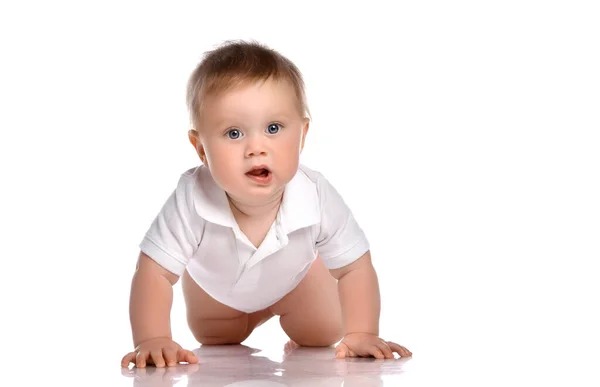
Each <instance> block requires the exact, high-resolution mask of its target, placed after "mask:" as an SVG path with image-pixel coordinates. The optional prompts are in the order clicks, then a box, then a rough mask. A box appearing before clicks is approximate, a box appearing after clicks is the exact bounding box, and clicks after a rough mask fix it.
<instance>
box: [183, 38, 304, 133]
mask: <svg viewBox="0 0 600 387" xmlns="http://www.w3.org/2000/svg"><path fill="white" fill-rule="evenodd" d="M269 78H271V79H273V80H285V81H288V82H290V84H291V85H292V86H293V88H294V91H295V93H296V98H297V100H298V108H299V111H300V113H301V114H302V115H303V116H305V117H310V111H309V109H308V105H307V102H306V92H305V89H304V80H303V78H302V74H301V72H300V70H299V69H298V68H297V67H296V65H294V63H292V62H291V61H290V60H289V59H287V58H286V57H284V56H283V55H282V54H280V53H279V52H277V51H275V50H273V49H271V48H269V47H266V46H265V45H263V44H260V43H257V42H255V41H251V42H244V41H226V42H225V43H224V44H222V45H221V46H220V47H218V48H216V49H214V50H212V51H208V52H206V53H205V54H204V58H203V59H202V61H201V62H200V63H199V64H198V66H197V67H196V68H195V69H194V71H193V72H192V74H191V76H190V78H189V80H188V84H187V96H186V103H187V107H188V111H189V113H190V120H191V124H192V127H193V128H194V129H198V125H197V124H198V122H199V117H200V112H201V110H202V105H203V99H204V97H206V96H207V95H210V94H213V95H214V94H218V93H222V92H224V91H227V90H230V89H232V88H235V87H238V86H242V85H245V84H249V83H252V82H257V81H265V80H267V79H269Z"/></svg>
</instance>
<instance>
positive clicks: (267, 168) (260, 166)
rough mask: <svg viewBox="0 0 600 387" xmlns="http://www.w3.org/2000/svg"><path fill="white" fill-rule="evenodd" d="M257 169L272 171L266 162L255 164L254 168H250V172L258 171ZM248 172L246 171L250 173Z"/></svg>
mask: <svg viewBox="0 0 600 387" xmlns="http://www.w3.org/2000/svg"><path fill="white" fill-rule="evenodd" d="M257 169H266V170H267V171H269V173H270V172H271V170H270V169H269V167H267V166H266V165H265V164H261V165H255V166H253V167H252V168H250V169H249V170H248V172H252V171H256V170H257ZM248 172H246V173H248Z"/></svg>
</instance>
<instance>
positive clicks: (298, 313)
mask: <svg viewBox="0 0 600 387" xmlns="http://www.w3.org/2000/svg"><path fill="white" fill-rule="evenodd" d="M270 309H271V312H273V314H275V315H277V316H280V319H279V322H280V324H281V327H282V328H283V330H284V331H285V333H286V334H287V335H288V336H289V337H290V339H292V340H293V341H295V342H296V343H297V344H300V345H303V346H330V345H333V344H335V343H336V342H338V341H339V340H341V339H342V335H343V325H342V310H341V305H340V299H339V296H338V289H337V280H336V279H335V278H334V277H333V276H332V275H331V274H330V273H329V270H328V269H327V268H326V267H325V264H324V263H323V261H322V260H321V258H320V257H317V259H315V261H314V262H313V264H312V266H311V268H310V270H309V271H308V273H307V274H306V276H305V277H304V278H303V279H302V281H301V282H300V283H299V284H298V286H297V287H296V288H295V289H294V290H292V291H291V292H290V293H288V294H287V295H286V296H285V297H284V298H282V299H281V300H280V301H278V302H277V303H276V304H274V305H273V306H271V307H270Z"/></svg>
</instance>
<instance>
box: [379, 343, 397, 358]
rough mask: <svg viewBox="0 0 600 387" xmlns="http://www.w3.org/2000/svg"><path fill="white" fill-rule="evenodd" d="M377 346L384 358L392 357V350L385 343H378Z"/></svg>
mask: <svg viewBox="0 0 600 387" xmlns="http://www.w3.org/2000/svg"><path fill="white" fill-rule="evenodd" d="M377 348H379V350H380V351H381V353H383V356H384V357H385V358H386V359H393V358H394V353H393V352H392V349H391V348H390V347H389V346H388V345H387V344H386V343H381V344H378V345H377Z"/></svg>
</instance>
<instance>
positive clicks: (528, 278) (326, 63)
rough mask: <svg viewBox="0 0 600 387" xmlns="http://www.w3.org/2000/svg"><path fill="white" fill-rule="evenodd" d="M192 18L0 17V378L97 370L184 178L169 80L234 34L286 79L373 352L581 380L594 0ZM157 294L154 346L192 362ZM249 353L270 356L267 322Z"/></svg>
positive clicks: (587, 370)
mask: <svg viewBox="0 0 600 387" xmlns="http://www.w3.org/2000/svg"><path fill="white" fill-rule="evenodd" d="M216 3H217V2H200V1H197V2H189V3H182V2H162V3H159V2H145V3H141V2H140V3H134V2H127V1H123V2H106V1H104V2H72V3H67V2H41V1H39V2H16V1H15V2H3V3H2V5H1V6H0V43H1V46H0V49H1V53H0V55H1V61H0V69H1V71H0V136H1V137H0V158H1V159H0V161H1V163H0V165H1V167H0V168H1V176H2V180H1V181H2V183H1V186H2V190H1V193H0V195H2V196H1V199H2V200H1V201H0V206H1V207H0V209H1V217H0V219H1V220H0V222H1V223H0V225H1V228H2V229H1V234H0V235H1V245H2V262H3V265H2V271H1V273H2V279H1V280H0V287H1V288H2V289H1V290H2V293H1V294H2V295H1V297H2V316H3V317H2V328H1V331H0V332H1V334H2V336H4V338H3V339H2V345H3V350H2V352H3V353H2V355H0V356H1V357H2V363H3V365H4V366H5V367H12V366H15V365H18V364H19V363H20V364H34V365H35V367H41V366H42V365H50V366H51V367H60V366H67V367H70V368H66V369H67V370H71V372H74V371H73V370H74V369H78V370H84V371H85V370H86V368H85V367H89V366H92V365H100V366H98V368H97V369H95V370H94V374H96V375H104V374H107V373H108V374H114V373H118V371H117V369H116V368H114V369H113V368H112V367H118V363H119V361H120V358H121V357H122V356H123V355H124V354H125V353H126V352H127V351H129V350H131V336H130V330H129V321H128V296H129V286H130V279H131V275H132V273H133V269H134V266H135V260H136V257H137V253H138V243H139V241H140V240H141V238H142V236H143V234H144V232H145V231H146V229H147V227H148V226H149V224H150V222H151V221H152V219H153V218H154V216H155V215H156V213H157V211H158V210H159V209H160V206H161V205H162V203H163V201H164V200H165V199H166V198H167V196H168V195H169V194H170V192H171V190H172V189H173V188H174V187H175V184H176V182H177V180H178V177H179V174H180V173H181V172H183V171H184V170H186V169H188V168H190V167H192V166H194V165H197V164H198V163H199V161H198V160H197V158H196V156H195V153H194V151H193V148H192V147H191V145H190V144H189V143H188V141H187V134H186V132H187V129H188V126H187V125H188V117H187V112H186V107H185V84H186V81H187V78H188V76H189V74H190V73H191V71H192V70H193V68H194V66H195V65H196V64H197V62H198V61H199V60H200V58H201V56H202V54H203V53H204V51H206V50H210V49H212V48H214V47H215V46H216V45H218V44H219V43H221V42H223V41H224V40H226V39H255V40H258V41H260V42H262V43H265V44H267V45H269V46H271V47H273V48H275V49H277V50H279V51H280V52H281V53H283V54H284V55H286V56H288V57H289V58H290V59H291V60H292V61H294V62H295V63H296V64H297V65H298V66H299V68H300V69H301V70H302V72H303V73H304V76H305V80H306V83H307V91H308V98H309V104H310V108H311V110H312V114H313V119H314V120H313V123H312V126H311V129H310V132H309V137H308V140H307V144H306V147H305V151H304V153H303V155H302V162H303V163H305V164H307V165H308V166H310V167H311V168H313V169H316V170H319V171H321V172H323V173H324V174H325V175H326V176H327V177H328V179H329V180H330V181H331V182H332V183H333V184H334V185H335V186H336V187H337V188H338V190H339V191H340V192H341V193H342V194H343V196H344V198H345V199H346V201H347V202H348V204H349V205H350V206H351V208H352V209H353V211H354V213H355V216H356V218H357V219H358V220H359V221H360V223H361V225H362V227H363V228H364V230H365V231H366V233H367V235H368V237H369V239H370V242H371V244H372V254H373V258H374V262H375V265H376V269H377V270H378V273H379V278H380V283H381V293H382V320H381V335H382V336H383V337H384V338H386V339H388V340H394V341H397V342H399V343H401V344H403V345H406V346H407V347H408V348H410V349H411V350H412V351H413V352H414V353H415V356H414V360H415V361H417V360H418V359H419V357H421V358H422V359H428V358H429V359H437V360H441V361H438V362H437V363H435V362H432V363H431V364H437V365H438V366H439V367H442V366H444V367H445V368H444V372H443V373H442V372H441V371H440V369H435V368H432V369H430V370H429V371H428V372H429V375H438V377H439V378H440V379H439V381H441V382H448V383H451V380H453V379H451V378H450V376H449V375H451V370H453V369H454V370H456V369H459V372H457V373H456V375H459V376H456V378H459V379H455V382H456V383H458V382H459V381H460V383H463V384H464V383H465V382H466V381H467V380H470V379H469V377H470V375H473V372H475V371H477V370H480V371H481V369H484V368H485V369H486V370H487V371H486V373H485V374H484V375H486V376H485V377H487V378H489V380H488V382H489V381H493V380H498V379H497V378H498V377H501V376H504V377H507V375H510V378H512V379H511V380H512V381H513V382H515V383H516V384H519V383H518V381H525V380H527V381H529V382H534V381H540V380H541V379H540V378H544V379H548V380H553V381H555V382H558V381H563V380H568V379H569V378H572V379H577V383H580V384H579V385H586V384H587V385H591V384H593V383H596V382H597V378H598V376H597V375H596V374H597V373H596V374H593V373H592V371H593V369H594V368H595V369H596V370H598V369H599V368H598V367H599V366H598V363H597V361H598V360H599V356H598V346H599V344H600V337H599V333H598V326H600V319H599V317H598V314H599V313H600V307H599V305H600V302H599V295H600V285H599V277H600V276H599V274H600V269H599V266H598V262H599V260H600V243H599V242H600V238H599V236H600V204H599V202H600V201H599V198H600V152H599V149H600V134H599V130H600V109H599V108H600V76H599V74H600V71H599V70H598V69H600V54H599V48H600V39H599V37H600V28H599V24H598V20H599V17H600V14H599V12H598V9H597V7H596V6H595V4H594V2H592V1H590V2H583V1H562V2H561V1H538V2H535V1H503V2H483V1H457V2H443V1H438V2H433V1H419V2H403V3H400V4H396V5H394V6H392V5H391V4H392V2H389V3H385V2H376V1H368V2H361V3H356V4H354V5H350V4H349V3H343V4H342V3H339V4H336V3H325V2H319V3H310V2H297V3H294V4H291V3H290V4H288V3H287V2H280V1H273V2H264V1H251V2H224V3H223V4H222V5H217V4H216ZM317 4H318V5H317ZM179 290H180V289H179V285H177V286H176V288H175V301H174V307H173V315H172V323H173V334H174V338H175V340H176V341H178V342H180V343H181V344H182V345H184V346H185V347H187V348H195V347H196V343H195V342H194V340H193V337H192V336H191V334H190V333H189V332H188V331H187V326H186V324H185V316H184V309H183V303H182V301H183V300H182V297H181V293H180V291H179ZM265 340H266V342H267V343H269V342H271V343H276V344H277V345H279V343H281V344H283V343H284V341H285V336H283V333H282V331H281V329H280V328H279V327H278V324H277V321H276V320H272V321H271V322H269V323H268V324H266V325H265V326H263V327H261V328H259V330H258V331H257V332H256V333H255V335H253V336H252V337H251V338H250V339H249V341H248V342H249V343H250V344H254V345H256V346H260V345H263V344H264V343H265ZM481 367H484V368H481ZM52 369H53V370H54V371H53V372H58V373H60V370H61V369H63V368H52ZM10 370H11V368H8V369H7V371H5V376H4V378H9V379H10V378H11V377H12V376H11V375H14V376H15V377H16V378H22V376H21V377H20V376H16V375H17V373H16V371H12V372H11V371H10ZM488 371H489V372H488ZM35 374H36V372H30V375H29V376H27V377H25V378H24V379H23V382H25V384H27V381H28V380H29V378H34V377H35V376H34V375H35ZM19 375H21V374H19ZM460 375H462V378H460ZM119 377H121V376H120V375H119ZM563 378H565V379H563ZM594 378H596V379H595V380H596V381H594ZM31 380H33V379H31ZM480 381H481V380H480ZM572 382H574V380H572ZM88 383H89V381H88ZM127 383H129V382H127Z"/></svg>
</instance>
